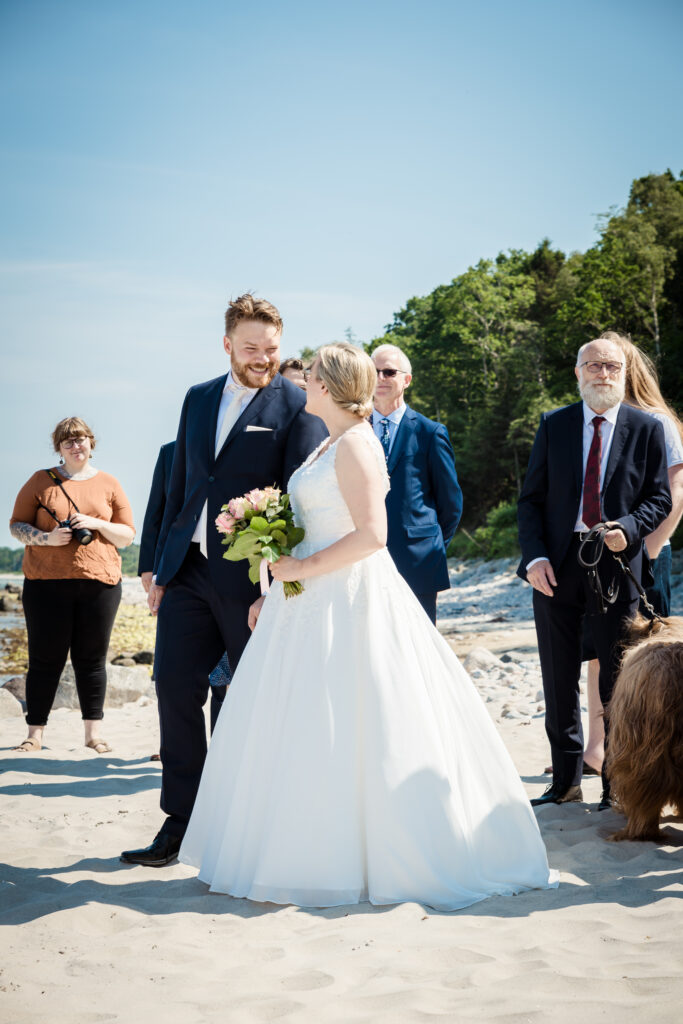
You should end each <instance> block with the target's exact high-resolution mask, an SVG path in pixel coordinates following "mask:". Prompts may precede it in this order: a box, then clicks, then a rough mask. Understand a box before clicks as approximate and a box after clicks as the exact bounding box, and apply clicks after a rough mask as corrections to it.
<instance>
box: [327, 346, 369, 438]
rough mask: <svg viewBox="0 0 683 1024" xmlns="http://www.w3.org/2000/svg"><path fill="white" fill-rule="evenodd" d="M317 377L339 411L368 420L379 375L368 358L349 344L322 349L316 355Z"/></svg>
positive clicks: (360, 350)
mask: <svg viewBox="0 0 683 1024" xmlns="http://www.w3.org/2000/svg"><path fill="white" fill-rule="evenodd" d="M316 377H317V378H318V380H321V381H322V382H323V384H324V385H325V387H326V388H327V390H328V391H329V393H330V396H331V397H332V401H333V402H334V403H335V405H338V406H339V408H340V409H345V410H346V411H347V412H351V413H353V414H354V416H358V417H359V418H360V419H367V417H368V416H369V415H370V413H371V412H372V399H373V396H374V394H375V387H376V386H377V371H376V370H375V364H374V363H373V361H372V359H371V358H370V356H369V355H367V354H366V353H365V352H363V350H362V349H360V348H356V346H355V345H350V344H349V343H348V342H346V341H340V342H337V343H336V344H334V345H323V347H322V348H320V349H318V352H317V355H316Z"/></svg>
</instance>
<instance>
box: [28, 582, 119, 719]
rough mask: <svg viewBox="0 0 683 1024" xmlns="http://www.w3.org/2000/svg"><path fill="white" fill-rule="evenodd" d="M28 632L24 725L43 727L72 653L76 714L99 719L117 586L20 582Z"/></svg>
mask: <svg viewBox="0 0 683 1024" xmlns="http://www.w3.org/2000/svg"><path fill="white" fill-rule="evenodd" d="M22 600H23V604H24V614H25V616H26V630H27V633H28V673H27V675H26V721H27V722H28V724H29V725H45V724H46V723H47V719H48V715H49V714H50V710H51V708H52V705H53V703H54V699H55V694H56V693H57V687H58V685H59V679H60V676H61V674H62V671H63V669H64V666H65V664H66V659H67V656H68V654H69V651H71V662H72V664H73V667H74V674H75V676H76V689H77V691H78V700H79V703H80V705H81V715H82V716H83V718H84V719H87V720H88V721H93V720H96V719H101V718H102V717H103V708H104V697H105V693H106V690H107V667H106V666H107V650H108V649H109V639H110V637H111V631H112V627H113V625H114V619H115V617H116V612H117V609H118V607H119V603H120V601H121V583H120V582H119V583H115V584H110V583H101V582H100V581H99V580H24V592H23V598H22Z"/></svg>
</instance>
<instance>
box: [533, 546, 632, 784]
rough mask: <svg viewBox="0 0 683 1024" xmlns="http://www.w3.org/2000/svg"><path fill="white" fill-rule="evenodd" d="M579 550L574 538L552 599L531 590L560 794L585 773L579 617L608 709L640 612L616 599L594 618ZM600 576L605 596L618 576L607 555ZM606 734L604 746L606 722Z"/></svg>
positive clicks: (629, 602)
mask: <svg viewBox="0 0 683 1024" xmlns="http://www.w3.org/2000/svg"><path fill="white" fill-rule="evenodd" d="M578 547H579V541H578V538H577V537H576V536H575V537H574V539H573V540H572V543H571V545H570V547H569V551H568V553H567V556H566V558H565V559H564V561H563V563H562V565H561V566H560V568H559V569H556V570H555V576H556V578H557V587H555V589H554V592H553V596H552V597H546V596H545V594H541V593H539V591H538V590H534V595H533V603H534V619H535V622H536V636H537V638H538V652H539V655H540V658H541V672H542V675H543V693H544V695H545V729H546V733H547V734H548V739H549V740H550V749H551V753H552V761H553V782H554V784H556V785H557V786H558V787H559V788H562V789H567V788H569V786H577V785H579V783H580V782H581V772H582V768H583V729H582V726H581V701H580V696H579V676H580V675H581V631H582V621H583V617H584V615H586V616H587V624H588V625H589V627H590V631H591V633H592V636H593V638H594V641H595V652H596V656H597V658H598V660H599V662H600V682H599V687H600V700H601V701H602V703H603V705H604V706H606V705H607V704H608V703H609V700H610V697H611V696H612V689H613V687H614V683H615V681H616V678H617V675H618V672H619V661H620V658H621V653H622V644H623V640H624V637H625V635H626V632H627V630H628V625H629V621H630V620H631V619H632V618H633V616H634V615H635V612H636V609H637V607H638V597H637V595H636V596H635V597H632V598H624V599H623V600H618V601H616V602H615V603H614V604H613V605H609V606H608V610H607V611H606V612H605V614H602V615H601V614H598V612H597V603H596V601H595V596H594V594H593V592H592V590H591V589H590V585H589V582H588V575H587V572H586V570H585V569H583V568H582V567H581V566H580V565H579V564H578V560H577V552H578ZM599 571H600V575H601V579H602V583H603V589H604V590H605V591H606V590H607V586H608V585H609V582H610V581H611V579H612V578H613V577H614V575H615V573H616V572H617V571H618V570H617V567H616V563H615V562H614V561H613V560H612V558H611V557H610V556H609V554H608V553H604V554H603V557H602V559H601V562H600V566H599ZM605 731H606V737H605V739H606V743H607V742H608V730H607V722H605ZM605 782H606V779H605Z"/></svg>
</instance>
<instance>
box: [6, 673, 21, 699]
mask: <svg viewBox="0 0 683 1024" xmlns="http://www.w3.org/2000/svg"><path fill="white" fill-rule="evenodd" d="M3 689H4V690H7V691H8V692H9V693H11V694H12V696H13V697H16V699H17V700H26V676H12V678H11V679H8V680H7V682H6V683H5V685H4V687H3Z"/></svg>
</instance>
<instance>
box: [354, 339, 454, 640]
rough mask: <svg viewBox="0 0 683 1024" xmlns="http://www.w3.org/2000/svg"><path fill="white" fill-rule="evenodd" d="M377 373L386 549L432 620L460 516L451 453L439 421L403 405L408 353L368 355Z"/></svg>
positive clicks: (376, 425)
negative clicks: (385, 476)
mask: <svg viewBox="0 0 683 1024" xmlns="http://www.w3.org/2000/svg"><path fill="white" fill-rule="evenodd" d="M371 355H372V361H373V362H374V364H375V369H376V370H377V390H376V391H375V403H374V404H375V408H374V410H373V413H372V427H373V430H374V431H375V434H376V435H377V437H378V438H379V440H380V442H381V444H382V447H383V448H384V454H385V457H386V460H387V469H388V471H389V476H390V478H391V490H390V491H389V493H388V495H387V520H388V526H389V534H388V539H387V547H388V548H389V553H390V554H391V557H392V558H393V559H394V562H395V563H396V567H397V569H398V571H399V572H400V573H401V575H402V576H403V578H404V579H405V581H406V582H407V583H408V586H409V587H410V588H411V589H412V591H413V592H414V594H415V596H416V597H417V599H418V601H419V602H420V604H421V605H422V607H423V608H424V610H425V611H426V613H427V615H428V616H429V618H430V619H431V620H432V622H434V623H436V595H437V593H438V592H439V591H440V590H448V588H449V587H450V580H449V577H448V565H447V562H446V549H447V548H448V545H449V543H450V542H451V540H452V538H453V534H454V533H455V531H456V528H457V525H458V523H459V522H460V516H461V514H462V491H461V490H460V485H459V483H458V476H457V473H456V471H455V456H454V455H453V449H452V448H451V443H450V440H449V437H448V431H447V430H446V428H445V427H444V425H443V424H442V423H435V422H434V421H433V420H430V419H427V417H426V416H421V415H420V413H418V412H415V410H414V409H411V408H410V406H409V405H406V403H405V397H404V396H405V391H406V389H407V388H408V387H409V386H410V382H411V380H412V373H411V366H410V362H409V360H408V357H407V356H406V355H405V353H404V352H402V351H401V349H399V348H396V346H395V345H380V346H379V347H378V348H376V349H375V350H374V352H372V353H371Z"/></svg>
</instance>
